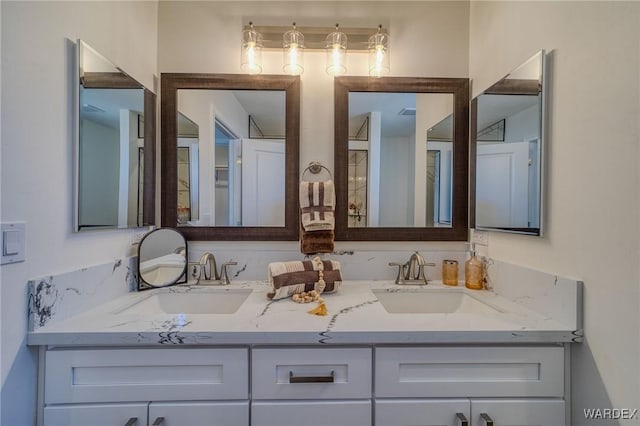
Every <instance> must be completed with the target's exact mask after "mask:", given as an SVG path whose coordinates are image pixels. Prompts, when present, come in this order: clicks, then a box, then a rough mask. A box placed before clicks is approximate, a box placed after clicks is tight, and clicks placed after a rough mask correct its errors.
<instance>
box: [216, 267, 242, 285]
mask: <svg viewBox="0 0 640 426" xmlns="http://www.w3.org/2000/svg"><path fill="white" fill-rule="evenodd" d="M237 264H238V262H224V263H223V264H222V266H221V267H220V282H221V283H222V284H231V280H230V279H229V274H228V272H227V266H235V265H237Z"/></svg>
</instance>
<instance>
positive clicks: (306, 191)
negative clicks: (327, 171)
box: [300, 180, 336, 231]
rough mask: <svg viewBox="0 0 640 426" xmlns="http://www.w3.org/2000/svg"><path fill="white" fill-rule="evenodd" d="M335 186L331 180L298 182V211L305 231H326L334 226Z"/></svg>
mask: <svg viewBox="0 0 640 426" xmlns="http://www.w3.org/2000/svg"><path fill="white" fill-rule="evenodd" d="M335 205H336V193H335V186H334V184H333V181H332V180H327V181H324V182H307V181H302V182H300V213H301V221H302V226H303V227H304V229H305V231H327V230H329V231H330V230H333V229H334V228H335V214H334V209H335Z"/></svg>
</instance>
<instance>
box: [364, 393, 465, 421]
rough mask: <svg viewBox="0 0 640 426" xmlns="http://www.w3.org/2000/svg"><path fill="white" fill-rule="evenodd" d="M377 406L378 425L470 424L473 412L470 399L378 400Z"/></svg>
mask: <svg viewBox="0 0 640 426" xmlns="http://www.w3.org/2000/svg"><path fill="white" fill-rule="evenodd" d="M375 406H376V408H375V412H376V426H469V419H470V413H471V404H470V402H469V400H468V399H442V400H438V399H423V400H416V399H411V400H409V399H408V400H402V399H400V400H376V402H375ZM465 421H466V422H467V424H465V423H464V422H465Z"/></svg>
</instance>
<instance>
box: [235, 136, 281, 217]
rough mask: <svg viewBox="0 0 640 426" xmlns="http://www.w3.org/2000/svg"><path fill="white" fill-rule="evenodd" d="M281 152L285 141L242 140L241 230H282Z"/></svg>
mask: <svg viewBox="0 0 640 426" xmlns="http://www.w3.org/2000/svg"><path fill="white" fill-rule="evenodd" d="M284 148H285V144H284V141H273V140H265V139H243V140H242V226H284V200H285V194H284V191H285V186H284V173H282V171H283V170H284V169H285V161H284V160H285V157H284ZM265 176H268V178H266V179H265ZM261 177H262V178H261Z"/></svg>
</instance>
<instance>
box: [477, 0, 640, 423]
mask: <svg viewBox="0 0 640 426" xmlns="http://www.w3.org/2000/svg"><path fill="white" fill-rule="evenodd" d="M639 43H640V3H636V2H628V3H627V2H480V1H472V2H471V14H470V64H469V69H470V77H471V78H472V79H473V92H474V96H475V95H477V94H478V93H479V92H480V91H482V90H483V89H485V88H486V87H488V86H489V85H491V83H493V82H494V81H497V80H498V79H499V78H500V77H501V76H503V75H504V74H505V73H506V72H508V71H509V70H511V69H513V68H514V67H515V66H517V65H518V64H520V63H522V62H524V61H525V60H526V59H527V58H528V57H530V56H531V55H532V54H533V53H535V52H536V51H537V50H539V49H546V50H548V51H551V54H550V63H551V67H550V75H549V80H548V81H549V82H550V84H549V93H550V97H549V104H548V108H549V116H548V118H549V119H548V122H547V124H548V141H547V142H548V145H547V165H546V169H547V170H546V180H547V185H546V187H545V191H546V200H547V202H546V208H545V211H544V213H545V228H546V230H545V236H544V237H543V238H535V237H525V236H516V235H502V234H497V233H496V234H490V238H489V247H488V252H489V255H490V256H492V257H494V258H497V259H500V260H504V261H507V262H512V263H516V264H520V265H525V266H530V267H533V268H536V269H540V270H543V271H548V272H552V273H556V274H560V275H565V276H573V277H577V278H581V279H583V280H584V284H585V303H584V310H585V333H586V342H585V343H583V344H581V345H574V350H573V396H574V405H573V412H574V419H573V424H574V425H582V424H595V422H587V421H585V419H584V414H583V411H582V410H583V409H584V408H612V407H614V408H625V407H633V408H639V405H638V401H639V400H638V395H640V363H639V362H638V360H639V359H640V339H639V338H640V333H639V332H638V329H639V326H640V317H639V311H640V309H639V307H640V304H639V301H640V294H639V293H640V292H639V288H640V266H639V264H640V262H639V261H638V260H639V258H638V255H639V250H640V228H639V226H638V224H639V223H640V222H639V218H640V203H639V199H640V197H639V196H640V194H639V191H638V187H639V186H640V185H639V184H640V178H639V174H638V170H639V167H638V161H639V159H640V155H639V154H640V153H639V149H638V148H639V144H638V140H639V135H640V129H639V125H638V123H639V122H640V120H639V117H640V104H639V103H640V96H639V93H640V81H639V78H638V76H639V75H640V64H639V56H640V47H639ZM614 423H615V422H614V421H611V422H608V423H607V424H614ZM625 424H626V423H625Z"/></svg>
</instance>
